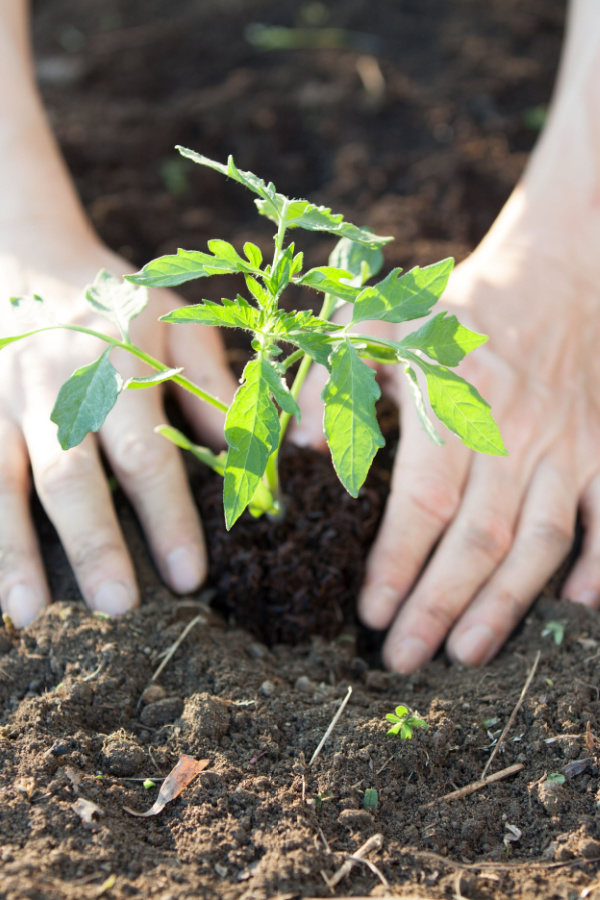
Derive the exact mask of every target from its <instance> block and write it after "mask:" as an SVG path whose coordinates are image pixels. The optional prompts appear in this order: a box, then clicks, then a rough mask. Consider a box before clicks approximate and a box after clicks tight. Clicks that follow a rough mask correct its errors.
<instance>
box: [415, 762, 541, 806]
mask: <svg viewBox="0 0 600 900" xmlns="http://www.w3.org/2000/svg"><path fill="white" fill-rule="evenodd" d="M523 768H524V765H523V763H514V765H512V766H508V767H507V768H506V769H501V770H500V771H499V772H494V774H493V775H487V776H486V777H485V778H481V779H480V780H479V781H472V782H471V784H466V785H465V786H464V787H461V788H459V789H458V790H457V791H450V793H449V794H444V796H443V797H438V798H437V799H435V800H430V801H429V803H425V804H424V805H423V806H422V807H421V809H429V808H430V807H432V806H435V805H436V804H437V803H439V802H440V800H459V799H460V798H461V797H466V796H467V795H468V794H473V793H474V792H475V791H478V790H480V789H481V788H483V787H486V786H487V785H488V784H493V783H494V781H501V780H502V779H503V778H508V776H509V775H514V774H515V772H520V771H521V769H523Z"/></svg>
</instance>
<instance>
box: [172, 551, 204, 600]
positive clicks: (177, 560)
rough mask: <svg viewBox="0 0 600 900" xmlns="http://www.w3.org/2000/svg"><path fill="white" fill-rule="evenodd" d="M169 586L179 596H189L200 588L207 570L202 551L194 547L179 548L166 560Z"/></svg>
mask: <svg viewBox="0 0 600 900" xmlns="http://www.w3.org/2000/svg"><path fill="white" fill-rule="evenodd" d="M165 562H166V565H167V574H168V580H169V584H170V585H171V587H172V588H173V590H174V591H176V592H177V593H178V594H189V593H190V592H191V591H195V590H196V589H197V588H199V587H200V585H201V584H202V582H203V580H204V575H205V570H204V566H203V564H202V560H201V557H200V551H199V550H195V549H194V548H192V547H177V549H176V550H171V552H170V553H169V554H168V555H167V557H166V559H165Z"/></svg>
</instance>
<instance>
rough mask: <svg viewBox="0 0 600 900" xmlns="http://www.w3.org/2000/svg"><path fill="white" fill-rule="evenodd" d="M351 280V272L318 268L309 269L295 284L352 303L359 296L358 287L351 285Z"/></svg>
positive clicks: (331, 268) (330, 267) (332, 268)
mask: <svg viewBox="0 0 600 900" xmlns="http://www.w3.org/2000/svg"><path fill="white" fill-rule="evenodd" d="M353 278H354V276H353V275H352V272H350V271H348V270H347V269H336V268H334V267H333V266H320V267H319V268H317V269H309V270H308V272H306V273H305V274H304V275H303V276H302V278H299V279H298V281H297V282H296V283H297V284H301V285H303V286H304V287H310V288H314V289H315V290H316V291H321V292H322V293H323V294H333V296H334V297H339V298H340V300H346V301H347V302H348V303H354V302H355V300H356V298H357V297H358V296H359V294H360V287H356V286H354V285H353V284H352V281H353Z"/></svg>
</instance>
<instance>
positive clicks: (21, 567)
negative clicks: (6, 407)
mask: <svg viewBox="0 0 600 900" xmlns="http://www.w3.org/2000/svg"><path fill="white" fill-rule="evenodd" d="M0 447H1V448H2V454H1V456H0V605H1V607H2V611H3V612H4V613H6V614H7V615H9V616H10V618H11V619H12V622H13V625H15V627H16V628H23V627H24V626H25V625H28V624H29V623H30V622H33V620H34V619H35V618H36V617H37V615H38V614H39V613H40V612H41V611H42V609H43V608H44V607H45V606H47V604H48V603H49V602H50V597H49V593H48V588H47V586H46V579H45V577H44V568H43V565H42V560H41V558H40V553H39V548H38V545H37V540H36V537H35V533H34V530H33V525H32V522H31V516H30V514H29V498H28V493H29V484H28V482H29V475H28V470H29V462H28V457H27V450H26V448H25V444H24V442H23V437H22V435H21V433H20V432H19V430H18V428H17V427H16V425H14V424H13V423H12V422H9V421H7V420H2V421H0Z"/></svg>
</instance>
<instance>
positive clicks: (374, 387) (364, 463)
mask: <svg viewBox="0 0 600 900" xmlns="http://www.w3.org/2000/svg"><path fill="white" fill-rule="evenodd" d="M329 363H330V365H331V373H330V375H329V380H328V382H327V384H326V385H325V388H324V390H323V393H322V398H323V401H324V403H325V420H324V425H325V436H326V438H327V443H328V444H329V449H330V450H331V457H332V459H333V465H334V467H335V470H336V472H337V474H338V477H339V479H340V481H341V482H342V484H343V485H344V487H345V488H346V490H347V491H348V493H349V494H351V495H352V496H353V497H357V496H358V492H359V490H360V488H361V487H362V485H363V483H364V480H365V478H366V477H367V473H368V471H369V468H370V467H371V463H372V462H373V458H374V456H375V454H376V452H377V450H378V449H379V448H380V447H383V445H384V444H385V441H384V439H383V436H382V434H381V430H380V428H379V424H378V422H377V415H376V412H375V403H376V401H377V400H378V399H379V397H380V396H381V391H380V389H379V385H378V384H377V382H376V380H375V372H374V371H373V369H370V368H369V366H367V365H366V364H365V363H364V362H363V361H362V360H361V359H360V357H359V356H358V354H357V352H356V350H355V349H354V347H353V346H352V344H351V342H350V340H349V339H348V338H347V337H346V338H345V339H344V340H343V341H340V343H339V344H337V345H336V346H335V348H334V350H333V351H332V353H331V355H330V357H329Z"/></svg>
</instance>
